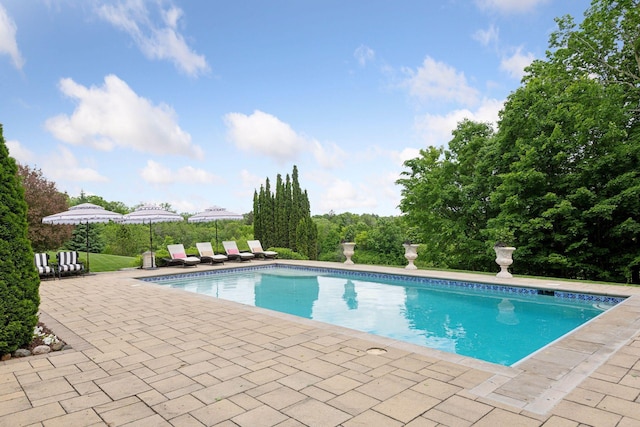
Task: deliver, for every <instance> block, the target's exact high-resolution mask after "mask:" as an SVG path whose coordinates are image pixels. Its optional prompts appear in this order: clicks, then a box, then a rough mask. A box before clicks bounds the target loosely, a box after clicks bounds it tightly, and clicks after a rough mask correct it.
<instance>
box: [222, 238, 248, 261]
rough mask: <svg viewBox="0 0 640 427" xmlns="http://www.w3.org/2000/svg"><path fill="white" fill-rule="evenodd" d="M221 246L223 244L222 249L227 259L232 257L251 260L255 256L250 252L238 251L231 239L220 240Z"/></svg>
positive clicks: (238, 259) (239, 259) (237, 259)
mask: <svg viewBox="0 0 640 427" xmlns="http://www.w3.org/2000/svg"><path fill="white" fill-rule="evenodd" d="M222 246H224V251H225V252H226V253H227V256H228V257H229V259H234V260H236V261H251V260H252V259H253V258H255V257H256V256H255V255H254V254H252V253H251V252H240V249H238V245H237V244H236V242H234V241H233V240H230V241H225V242H222Z"/></svg>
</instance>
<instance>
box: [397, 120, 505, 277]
mask: <svg viewBox="0 0 640 427" xmlns="http://www.w3.org/2000/svg"><path fill="white" fill-rule="evenodd" d="M492 138H493V129H492V128H491V126H490V125H489V124H486V123H477V122H472V121H469V120H464V121H462V122H461V123H459V124H458V126H457V128H456V129H455V130H454V131H453V139H452V140H451V141H450V142H449V149H448V150H445V149H444V148H436V147H429V148H427V149H424V150H421V151H420V156H419V157H417V158H415V159H411V160H408V161H406V162H405V166H406V167H408V168H409V171H405V172H403V173H402V175H403V178H401V179H399V180H398V181H397V182H398V184H399V185H400V186H401V187H403V188H402V190H401V194H402V196H403V198H402V200H401V202H400V209H401V210H402V211H403V212H405V213H406V215H405V220H406V221H407V224H408V226H410V227H414V229H415V230H417V238H418V241H419V243H421V244H423V250H422V251H421V255H420V256H421V257H422V258H423V261H427V262H428V263H430V264H431V265H434V266H436V267H447V268H457V269H469V270H484V269H486V268H488V264H489V262H490V259H489V256H488V255H487V253H486V248H485V241H486V238H485V236H484V229H485V227H486V224H487V220H488V218H489V215H490V205H489V197H490V194H491V183H492V182H493V179H492V176H493V175H494V174H495V172H494V171H493V170H492V167H491V165H490V162H489V161H488V159H490V158H491V156H490V155H489V154H490V145H489V143H490V141H491V139H492Z"/></svg>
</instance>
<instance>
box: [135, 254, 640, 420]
mask: <svg viewBox="0 0 640 427" xmlns="http://www.w3.org/2000/svg"><path fill="white" fill-rule="evenodd" d="M279 264H281V265H285V266H297V267H307V268H311V269H313V268H320V269H323V268H327V269H332V270H340V271H351V272H357V273H363V272H365V273H366V272H368V273H381V274H391V275H403V276H408V277H418V278H431V279H442V280H452V281H461V282H480V283H484V284H489V285H499V286H507V287H516V288H523V287H524V288H535V289H546V290H550V291H565V292H571V293H577V294H584V295H605V296H611V297H616V298H623V299H624V300H623V301H621V302H619V303H618V304H616V305H615V306H614V307H612V308H611V309H609V310H608V311H606V312H604V313H602V314H600V315H599V316H598V317H596V318H594V319H591V320H590V321H589V322H587V323H585V324H583V325H582V326H580V327H578V328H577V329H574V330H573V331H572V332H570V333H568V334H566V335H564V336H562V337H560V338H558V339H557V340H555V341H554V342H552V343H550V344H548V345H547V346H545V347H543V348H541V349H540V350H538V351H536V352H535V353H533V354H531V355H529V356H528V357H526V358H525V359H523V360H520V361H519V362H517V363H515V364H514V365H512V366H503V365H498V364H494V363H490V362H485V361H482V360H479V359H474V358H471V357H466V356H461V355H457V354H452V353H447V352H444V351H440V350H436V349H431V348H427V347H424V346H420V345H416V344H410V343H405V342H402V341H398V340H394V339H391V338H386V337H381V336H377V335H373V334H368V333H365V332H360V331H356V330H353V329H349V328H344V327H340V326H335V325H329V324H325V323H323V322H318V321H314V320H309V319H303V318H300V317H297V316H293V315H289V314H286V313H279V312H274V311H272V310H267V309H262V308H259V307H252V306H246V305H243V304H239V303H233V302H231V301H226V302H229V303H233V304H238V305H240V306H242V307H243V308H246V309H250V310H258V311H261V312H266V313H267V314H269V315H271V316H274V317H277V318H284V319H287V320H289V321H293V322H300V323H304V324H306V325H314V326H316V327H319V328H323V329H324V328H330V329H333V330H337V331H340V332H341V333H342V334H345V335H349V336H352V337H354V338H364V339H366V340H369V341H372V342H377V343H379V344H380V346H382V347H385V346H386V347H392V348H396V349H400V350H404V351H410V352H413V353H416V354H423V355H425V356H428V357H433V358H436V359H440V360H443V361H446V362H451V363H455V364H459V365H462V366H466V367H469V368H473V369H479V370H483V371H486V372H490V373H492V374H493V375H492V376H491V377H490V378H489V379H487V380H486V381H484V382H483V383H481V384H479V385H477V386H476V387H474V388H472V389H470V390H469V391H470V393H472V394H474V395H476V396H479V397H483V398H486V399H489V400H491V401H494V402H497V403H502V404H507V405H510V406H513V407H516V408H520V409H522V410H524V411H528V412H531V413H533V414H539V415H543V414H546V413H548V412H549V411H550V410H551V409H552V408H553V407H554V406H556V404H557V403H558V402H560V401H561V400H562V399H563V398H564V397H565V396H567V394H569V393H570V392H571V391H572V390H573V389H574V388H575V387H576V386H577V385H578V384H580V383H581V382H582V381H584V380H585V379H586V378H588V377H589V375H591V374H592V373H593V372H594V371H595V370H596V369H598V368H599V367H600V366H601V365H602V364H603V363H605V362H606V361H607V360H608V359H609V357H611V356H612V355H613V354H615V353H616V352H617V351H618V350H619V349H620V348H621V347H622V346H624V345H625V344H626V343H628V342H629V341H630V340H631V339H633V337H634V336H635V335H636V334H637V333H638V331H639V330H640V287H632V286H624V285H620V286H616V285H606V284H599V283H582V282H574V281H562V280H553V281H551V280H549V279H538V278H523V277H513V278H509V279H506V278H498V277H494V276H489V275H478V274H472V273H462V272H448V271H434V270H405V269H401V268H398V267H386V266H371V265H360V264H356V265H345V264H336V263H328V262H318V261H311V262H304V261H290V260H276V261H272V262H270V265H271V266H277V265H279ZM265 265H266V264H265ZM265 265H256V264H255V263H253V264H242V263H228V264H226V265H224V266H221V267H220V268H219V269H216V270H215V272H223V271H224V270H228V269H237V268H240V269H243V268H248V269H257V268H264V266H265ZM156 271H157V270H156ZM187 273H188V272H187ZM180 274H182V273H178V272H176V271H172V272H167V273H164V274H155V276H167V275H180ZM205 274H206V273H205ZM150 277H154V271H147V272H145V274H143V275H139V276H138V277H135V279H139V280H142V281H147V280H149V278H150ZM151 286H155V285H153V284H152V285H151ZM620 319H625V320H626V322H623V321H621V320H620ZM309 322H311V323H309Z"/></svg>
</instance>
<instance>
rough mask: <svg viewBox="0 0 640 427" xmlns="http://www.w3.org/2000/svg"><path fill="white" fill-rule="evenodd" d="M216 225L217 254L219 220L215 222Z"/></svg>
mask: <svg viewBox="0 0 640 427" xmlns="http://www.w3.org/2000/svg"><path fill="white" fill-rule="evenodd" d="M215 223H216V252H217V251H218V220H217V219H216V220H215Z"/></svg>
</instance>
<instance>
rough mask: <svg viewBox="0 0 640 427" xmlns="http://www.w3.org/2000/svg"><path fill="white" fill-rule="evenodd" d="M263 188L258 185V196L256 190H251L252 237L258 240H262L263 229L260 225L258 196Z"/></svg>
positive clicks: (260, 215)
mask: <svg viewBox="0 0 640 427" xmlns="http://www.w3.org/2000/svg"><path fill="white" fill-rule="evenodd" d="M263 192H264V188H263V187H262V186H260V196H258V191H256V190H254V192H253V237H254V239H258V240H260V241H262V240H264V229H263V227H262V218H263V217H262V214H261V213H260V197H261V195H262V193H263Z"/></svg>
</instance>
